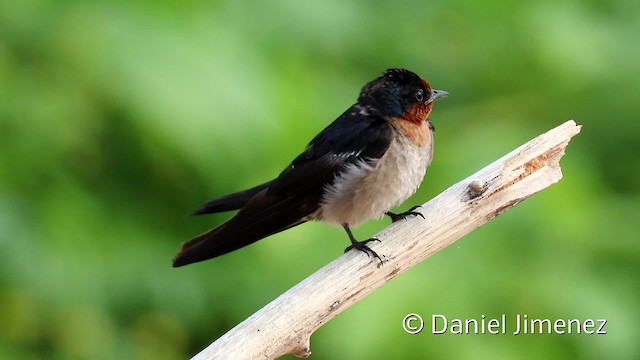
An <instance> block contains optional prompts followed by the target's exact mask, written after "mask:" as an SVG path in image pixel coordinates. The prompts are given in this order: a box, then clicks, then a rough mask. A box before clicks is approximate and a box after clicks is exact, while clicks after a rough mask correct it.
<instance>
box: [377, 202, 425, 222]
mask: <svg viewBox="0 0 640 360" xmlns="http://www.w3.org/2000/svg"><path fill="white" fill-rule="evenodd" d="M418 208H420V205H417V206H414V207H412V208H411V209H409V210H407V211H405V212H403V213H400V214H394V213H392V212H391V211H387V212H386V213H385V214H386V215H388V216H389V217H390V218H391V222H396V221H399V220H404V219H406V218H407V216H420V217H421V218H423V219H424V215H422V213H420V212H418V211H415V210H416V209H418Z"/></svg>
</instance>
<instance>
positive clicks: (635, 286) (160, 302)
mask: <svg viewBox="0 0 640 360" xmlns="http://www.w3.org/2000/svg"><path fill="white" fill-rule="evenodd" d="M638 34H640V2H638V1H636V0H618V1H597V0H592V1H569V0H560V1H558V0H554V1H539V2H531V3H528V2H513V1H507V0H494V1H486V2H476V1H471V0H454V1H449V2H446V3H445V2H440V3H437V2H426V1H404V2H399V1H364V0H363V1H352V2H343V1H315V2H301V1H282V0H280V1H244V2H243V1H204V0H193V1H182V2H172V1H156V2H151V1H144V2H143V1H141V2H136V1H122V2H118V1H74V0H67V1H45V0H21V1H10V0H0V227H1V228H0V229H1V232H0V254H1V257H2V261H0V358H2V359H184V358H186V357H188V356H191V355H193V354H195V353H196V352H197V351H198V350H200V349H201V348H203V347H204V346H206V345H207V344H209V343H210V342H211V341H212V340H214V339H216V338H217V337H219V336H220V335H222V334H223V333H224V332H226V331H227V330H228V329H230V328H231V327H233V326H234V325H236V324H237V323H239V322H240V321H242V320H243V319H245V318H246V317H247V316H249V315H250V314H252V313H253V312H254V311H256V310H258V309H259V308H261V307H262V306H263V305H265V304H266V303H268V302H269V301H271V300H272V299H274V298H275V297H277V296H278V295H279V294H281V293H282V292H284V291H285V290H286V289H288V288H289V287H291V286H292V285H294V284H296V283H297V282H299V281H300V280H302V279H304V278H305V277H307V276H308V275H310V274H311V273H313V272H314V271H315V270H317V269H318V268H320V267H322V266H323V265H325V264H327V263H328V262H330V261H331V260H333V259H335V258H336V257H338V256H340V255H341V253H342V250H343V249H344V247H345V246H346V245H347V239H346V236H345V235H344V233H343V231H342V230H341V229H337V228H332V227H330V226H327V225H324V224H319V223H313V224H305V225H303V226H300V227H297V228H295V229H292V230H290V231H287V232H285V233H282V234H278V235H275V236H272V237H271V238H269V239H268V240H267V241H262V242H259V243H256V244H255V245H252V246H250V247H248V248H245V249H243V250H241V251H238V252H234V253H232V254H229V255H227V256H224V257H221V258H218V259H215V260H213V261H208V262H205V263H200V264H197V265H192V266H188V267H186V268H180V269H173V268H171V266H170V260H171V258H172V257H173V256H174V254H175V252H176V251H177V249H178V246H179V244H180V243H181V242H182V241H184V240H187V239H189V238H190V237H192V236H194V235H196V234H199V233H200V232H202V231H204V230H205V229H207V228H209V227H211V226H213V225H216V224H218V223H220V222H222V221H223V220H224V219H225V218H226V217H227V216H228V214H222V215H215V216H210V217H198V218H195V217H190V216H188V214H189V213H190V211H192V210H193V209H195V208H197V207H198V206H199V205H200V204H201V203H202V202H203V201H205V200H207V199H209V198H212V197H216V196H219V195H223V194H226V193H229V192H233V191H237V190H240V189H243V188H245V187H249V186H252V185H255V184H257V183H260V182H263V181H265V180H268V179H269V178H271V177H273V176H275V175H277V174H278V173H279V171H280V170H282V169H283V168H284V167H285V166H286V165H287V164H288V162H289V161H290V160H291V159H292V158H293V157H294V156H295V155H297V154H298V153H299V152H300V151H301V150H302V149H303V148H304V146H305V145H306V143H307V142H308V141H309V140H310V139H311V138H312V137H313V136H314V135H315V134H316V133H317V132H318V131H320V130H321V129H322V128H324V127H325V126H326V125H327V124H328V123H329V122H330V121H332V120H333V119H335V118H336V117H337V116H338V115H340V114H341V113H342V111H344V110H345V109H346V108H347V107H349V106H350V105H351V104H352V103H353V102H354V101H355V98H356V96H357V94H358V92H359V90H360V88H361V86H362V85H364V84H365V83H366V82H368V81H369V80H371V79H373V78H374V77H376V76H378V75H379V74H380V73H381V72H382V71H383V70H384V69H386V68H388V67H407V68H409V69H411V70H413V71H415V72H417V73H419V74H420V75H422V76H423V77H425V78H427V79H428V80H429V81H430V82H431V84H432V85H433V86H434V87H435V88H438V89H444V90H447V91H449V92H450V93H451V96H450V97H449V98H448V99H446V100H445V101H442V102H439V103H438V104H437V106H436V107H435V111H434V113H433V114H432V116H431V119H432V121H433V122H434V124H435V126H436V128H437V132H436V157H435V160H434V162H433V165H432V166H431V167H430V169H429V173H428V174H427V178H426V181H425V183H424V185H423V186H422V188H421V189H420V191H419V192H418V193H417V194H416V195H415V196H414V197H413V198H412V199H410V200H409V201H408V202H407V204H405V205H404V206H403V207H401V208H400V210H404V209H406V208H408V207H409V206H410V205H414V204H418V203H422V202H425V201H426V200H428V199H430V198H431V197H433V196H435V195H436V194H438V193H439V192H441V191H442V190H444V189H445V188H447V187H448V186H450V185H451V184H453V183H455V182H457V181H459V180H461V179H462V178H464V177H466V176H468V175H470V174H471V173H473V172H475V171H476V170H478V169H480V168H482V167H483V166H485V165H486V164H488V163H490V162H492V161H493V160H495V159H497V158H498V157H500V156H502V155H503V154H505V153H506V152H508V151H510V150H511V149H513V148H515V147H516V146H518V145H520V144H522V143H524V142H525V141H527V140H529V139H531V138H533V137H534V136H536V135H538V134H540V133H542V132H544V131H546V130H548V129H550V128H552V127H554V126H556V125H558V124H560V123H562V122H564V121H565V120H567V119H570V118H573V119H576V121H577V122H578V123H579V124H582V125H584V127H583V131H582V133H581V134H580V135H579V136H577V137H576V138H575V139H574V141H573V142H572V143H571V144H570V145H569V148H568V151H567V155H566V157H565V158H564V159H563V161H562V164H563V170H564V174H565V178H564V179H563V180H562V181H561V182H560V183H559V184H557V185H555V186H553V187H552V188H550V189H548V190H546V191H544V192H542V193H541V194H538V195H536V196H534V197H533V198H532V199H530V200H527V201H526V202H524V203H522V204H521V205H519V206H517V207H516V208H514V209H513V210H511V211H509V212H507V213H505V214H504V215H502V216H500V217H498V218H497V219H495V220H494V221H492V222H490V223H489V224H487V225H485V226H484V227H482V228H481V229H479V230H477V231H475V232H473V233H472V234H470V235H468V236H467V237H465V238H464V239H462V240H460V241H458V242H457V243H455V244H454V245H453V246H451V247H449V248H447V249H445V250H444V251H442V252H440V253H438V254H436V255H435V256H433V257H432V258H430V259H428V260H427V261H425V262H424V263H422V264H420V265H419V266H417V267H415V268H414V269H412V270H411V271H409V272H407V273H406V274H404V275H402V276H400V277H399V278H398V279H396V280H395V281H393V282H391V283H389V284H387V285H386V286H384V287H383V288H381V289H379V290H378V291H376V292H375V293H373V294H372V295H371V296H369V297H367V298H366V299H364V300H363V301H361V302H360V303H358V304H356V305H355V306H353V307H352V308H350V309H349V310H347V311H346V312H344V313H342V314H341V315H340V316H338V317H337V318H335V319H334V320H333V321H331V322H330V323H328V324H327V325H325V326H323V327H322V328H320V329H319V330H318V331H317V332H316V333H315V334H314V335H313V337H312V338H311V340H312V351H313V355H312V358H313V359H387V358H407V359H410V358H452V359H540V358H546V359H602V358H609V359H638V358H640V344H639V342H638V339H640V243H639V241H638V239H639V235H638V234H639V233H640V225H639V224H640V221H639V214H640V202H639V200H640V194H639V190H640V162H639V160H638V159H639V158H640V141H639V140H640V125H639V124H640V122H639V115H640V101H639V100H638V94H639V93H640V71H639V70H640V40H639V39H640V38H639V35H638ZM387 224H388V220H382V221H371V222H369V223H367V224H366V225H364V226H362V227H360V228H359V229H357V230H356V236H359V237H368V236H371V235H372V234H373V233H375V232H376V231H378V230H380V229H382V228H383V227H385V226H386V225H387ZM409 312H417V313H419V314H421V315H423V316H425V317H426V316H430V314H433V313H440V314H445V315H447V316H449V317H450V318H480V317H481V315H482V314H485V315H486V316H487V317H488V318H489V317H498V316H500V315H501V314H503V313H504V314H506V315H507V317H509V318H512V317H514V316H515V315H516V314H527V315H529V317H536V318H550V319H557V318H564V319H569V318H579V319H588V318H592V319H600V318H604V319H608V320H609V323H608V325H607V328H606V330H607V331H608V334H607V335H598V336H596V335H584V334H582V335H535V336H533V335H529V336H512V335H462V336H460V335H458V336H455V335H441V336H435V335H430V334H427V333H423V334H420V335H415V336H411V335H408V334H405V333H404V332H403V330H402V327H401V320H402V318H403V317H404V316H405V315H406V314H407V313H409ZM286 358H291V357H286Z"/></svg>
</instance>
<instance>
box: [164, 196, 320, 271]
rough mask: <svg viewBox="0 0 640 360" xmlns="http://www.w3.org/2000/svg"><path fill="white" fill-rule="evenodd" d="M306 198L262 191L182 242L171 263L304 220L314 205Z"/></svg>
mask: <svg viewBox="0 0 640 360" xmlns="http://www.w3.org/2000/svg"><path fill="white" fill-rule="evenodd" d="M309 203H314V202H310V201H309V199H307V198H303V197H299V198H297V199H296V198H294V199H292V198H280V197H277V196H271V195H267V191H266V190H265V191H262V192H261V193H259V194H258V195H256V196H255V197H254V198H252V199H251V201H249V202H248V203H247V205H246V206H245V207H243V209H242V210H240V212H239V213H238V214H236V215H235V216H234V217H232V218H231V219H229V220H228V221H227V222H225V223H223V224H222V225H220V226H218V227H216V228H215V229H213V230H210V231H207V232H205V233H204V234H201V235H199V236H197V237H195V238H193V239H191V240H189V241H187V242H185V243H184V244H183V245H182V247H181V249H180V252H179V253H178V255H176V257H175V258H174V259H173V266H174V267H179V266H184V265H188V264H192V263H195V262H199V261H204V260H207V259H211V258H214V257H217V256H220V255H224V254H226V253H229V252H231V251H234V250H237V249H240V248H242V247H244V246H247V245H249V244H252V243H254V242H256V241H258V240H260V239H263V238H265V237H267V236H269V235H273V234H275V233H278V232H280V231H283V230H286V229H289V228H291V227H294V226H296V225H299V224H302V223H304V222H306V221H307V219H308V216H309V215H311V214H312V213H313V212H314V211H316V209H315V208H309V206H308V205H307V204H309Z"/></svg>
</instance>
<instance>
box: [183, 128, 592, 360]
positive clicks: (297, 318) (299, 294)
mask: <svg viewBox="0 0 640 360" xmlns="http://www.w3.org/2000/svg"><path fill="white" fill-rule="evenodd" d="M579 132H580V126H578V125H576V123H575V122H574V121H573V120H570V121H567V122H565V123H564V124H562V125H560V126H558V127H556V128H554V129H552V130H550V131H548V132H546V133H544V134H542V135H540V136H538V137H536V138H535V139H533V140H531V141H529V142H527V143H526V144H524V145H522V146H520V147H519V148H517V149H515V150H513V151H512V152H510V153H509V154H507V155H505V156H503V157H502V158H500V159H498V160H497V161H495V162H494V163H492V164H490V165H489V166H487V167H485V168H484V169H482V170H480V171H478V172H477V173H475V174H473V175H471V176H470V177H468V178H466V179H464V180H462V181H460V182H459V183H457V184H455V185H453V186H451V187H450V188H449V189H447V190H445V191H444V192H443V193H441V194H440V195H438V196H437V197H435V198H434V199H432V200H431V201H429V202H427V203H426V204H424V205H422V209H421V212H422V213H423V214H424V216H425V218H426V219H427V221H425V220H423V219H422V218H413V219H408V220H407V221H399V222H396V223H394V224H392V225H391V226H389V227H387V228H386V229H384V230H383V231H381V232H380V233H379V234H377V235H376V237H378V238H380V239H382V242H381V243H373V244H370V245H371V247H372V248H373V249H374V250H375V251H376V252H377V253H378V254H384V256H385V257H384V260H385V262H384V265H383V266H381V267H378V266H377V265H378V260H377V259H375V258H367V257H366V256H363V254H362V253H360V252H356V251H349V252H347V253H346V254H345V255H343V256H341V257H339V258H338V259H336V260H334V261H333V262H331V263H329V264H328V265H327V266H325V267H323V268H322V269H320V270H318V271H317V272H316V273H314V274H313V275H311V276H309V277H308V278H306V279H305V280H303V281H302V282H300V283H299V284H297V285H296V286H294V287H292V288H291V289H289V290H288V291H287V292H285V293H284V294H282V295H281V296H279V297H278V298H277V299H275V300H273V301H272V302H271V303H269V304H268V305H266V306H265V307H264V308H262V309H261V310H259V311H258V312H256V313H255V314H253V315H252V316H250V317H249V318H248V319H246V320H245V321H243V322H242V323H240V324H239V325H237V326H236V327H235V328H233V329H231V330H230V331H229V332H227V333H226V334H224V335H223V336H222V337H220V338H219V339H218V340H216V341H215V342H214V343H212V344H211V345H209V346H208V347H207V348H206V349H204V350H202V352H200V353H199V354H197V355H196V356H195V357H193V359H196V360H205V359H206V360H208V359H273V358H276V357H278V356H281V355H284V354H294V355H296V356H299V357H307V356H309V355H310V354H311V351H310V342H309V338H310V336H311V334H312V333H313V332H314V331H315V330H316V329H318V328H319V327H320V326H322V325H324V324H325V323H327V322H328V321H329V320H331V319H332V318H333V317H334V316H336V315H338V314H339V313H340V312H342V311H344V310H346V309H347V308H348V307H349V306H351V305H353V304H355V303H356V302H358V301H359V300H360V299H362V298H364V297H365V296H367V295H368V294H370V293H371V292H373V291H374V290H375V289H377V288H379V287H380V286H382V285H384V284H385V283H387V282H388V281H389V280H391V279H393V278H395V277H396V276H397V275H398V274H400V273H402V272H404V271H406V270H408V269H410V268H411V267H413V266H414V265H416V264H418V263H419V262H421V261H423V260H424V259H426V258H427V257H429V256H430V255H433V254H434V253H436V252H438V251H440V250H441V249H443V248H445V247H446V246H448V245H451V244H452V243H453V242H455V241H456V240H458V239H459V238H461V237H462V236H464V235H466V234H468V233H469V232H471V231H472V230H474V229H476V228H478V227H480V226H481V225H483V224H484V223H486V222H488V221H490V220H491V219H493V218H495V217H496V216H498V215H500V214H502V213H503V212H505V211H506V210H508V209H510V208H512V207H514V206H515V205H517V204H518V203H520V202H521V201H522V200H524V199H526V198H528V197H529V196H531V195H533V194H535V193H537V192H539V191H541V190H543V189H545V188H546V187H548V186H550V185H552V184H554V183H556V182H558V181H559V180H560V179H561V178H562V172H561V169H560V158H561V157H562V156H563V155H564V151H565V148H566V146H567V144H568V143H569V140H570V139H571V138H572V137H573V136H575V135H576V134H578V133H579Z"/></svg>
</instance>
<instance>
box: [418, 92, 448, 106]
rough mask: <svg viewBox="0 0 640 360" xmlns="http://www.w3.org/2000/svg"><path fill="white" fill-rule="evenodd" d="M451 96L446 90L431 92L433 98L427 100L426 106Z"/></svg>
mask: <svg viewBox="0 0 640 360" xmlns="http://www.w3.org/2000/svg"><path fill="white" fill-rule="evenodd" d="M448 95H449V93H448V92H446V91H444V90H433V91H431V97H430V98H428V99H427V101H425V102H424V104H425V105H427V104H431V103H432V102H434V101H436V100H440V99H442V98H445V97H447V96H448Z"/></svg>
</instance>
